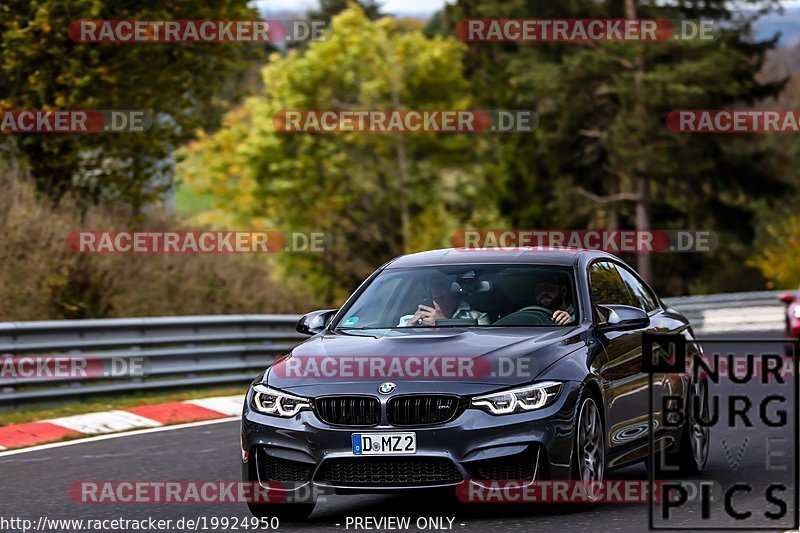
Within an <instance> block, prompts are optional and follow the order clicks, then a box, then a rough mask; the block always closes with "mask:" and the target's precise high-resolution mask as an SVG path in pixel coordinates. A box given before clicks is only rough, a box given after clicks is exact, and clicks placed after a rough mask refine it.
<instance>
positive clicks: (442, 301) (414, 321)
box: [397, 276, 490, 327]
mask: <svg viewBox="0 0 800 533" xmlns="http://www.w3.org/2000/svg"><path fill="white" fill-rule="evenodd" d="M452 285H453V284H452V282H451V281H450V280H449V279H447V278H446V277H444V276H442V277H436V278H435V279H432V280H429V281H428V286H429V287H430V293H431V299H432V300H433V302H432V303H433V307H431V306H430V305H426V304H424V303H421V304H419V306H418V308H417V312H416V313H414V314H413V315H405V316H402V317H400V323H399V324H397V326H398V327H408V326H411V327H413V326H435V325H436V321H437V320H444V319H448V318H462V319H475V320H477V321H478V324H479V325H481V326H488V325H489V322H490V321H489V315H488V314H486V313H481V312H480V311H478V310H475V309H472V308H471V307H470V306H469V304H468V303H467V302H465V301H464V300H462V299H461V298H459V297H458V295H457V294H456V293H455V292H454V291H453V288H452Z"/></svg>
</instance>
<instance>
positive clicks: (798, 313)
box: [794, 305, 800, 318]
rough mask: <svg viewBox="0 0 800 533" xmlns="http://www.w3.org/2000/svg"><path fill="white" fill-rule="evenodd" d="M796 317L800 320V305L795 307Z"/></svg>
mask: <svg viewBox="0 0 800 533" xmlns="http://www.w3.org/2000/svg"><path fill="white" fill-rule="evenodd" d="M794 317H795V318H800V305H795V306H794Z"/></svg>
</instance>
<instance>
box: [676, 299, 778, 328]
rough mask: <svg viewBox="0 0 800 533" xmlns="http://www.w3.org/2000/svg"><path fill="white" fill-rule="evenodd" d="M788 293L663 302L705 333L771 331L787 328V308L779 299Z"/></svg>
mask: <svg viewBox="0 0 800 533" xmlns="http://www.w3.org/2000/svg"><path fill="white" fill-rule="evenodd" d="M784 292H789V291H758V292H732V293H726V294H706V295H700V296H681V297H677V298H663V300H664V303H666V304H667V305H669V306H670V307H673V308H674V309H677V310H678V311H680V312H681V313H683V314H684V315H686V318H688V319H689V321H690V322H691V323H692V326H693V327H694V329H695V330H696V331H700V332H703V333H711V332H713V333H723V332H747V331H770V332H773V331H774V332H778V331H782V330H783V328H784V312H785V308H786V306H785V304H783V303H781V302H780V301H779V300H778V296H780V294H782V293H784Z"/></svg>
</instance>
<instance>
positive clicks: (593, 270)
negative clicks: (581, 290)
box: [589, 261, 639, 322]
mask: <svg viewBox="0 0 800 533" xmlns="http://www.w3.org/2000/svg"><path fill="white" fill-rule="evenodd" d="M589 291H590V293H591V298H592V308H594V310H595V311H596V312H597V314H598V315H600V316H599V320H600V322H605V320H606V317H605V316H604V315H603V314H602V312H601V311H600V310H599V309H598V308H597V306H598V305H606V304H612V305H613V304H617V305H620V304H621V305H635V306H638V305H639V302H638V301H636V302H634V299H633V298H632V297H631V293H630V292H629V291H628V287H627V286H626V285H625V283H624V282H623V281H622V276H621V275H620V273H619V270H617V267H616V266H615V265H614V264H613V263H609V262H606V261H601V262H598V263H594V264H593V265H592V266H591V267H589Z"/></svg>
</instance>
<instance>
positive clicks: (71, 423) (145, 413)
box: [0, 395, 244, 451]
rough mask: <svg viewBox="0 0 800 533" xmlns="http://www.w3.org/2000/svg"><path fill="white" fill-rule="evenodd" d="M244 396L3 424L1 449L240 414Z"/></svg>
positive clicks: (0, 433)
mask: <svg viewBox="0 0 800 533" xmlns="http://www.w3.org/2000/svg"><path fill="white" fill-rule="evenodd" d="M243 401H244V396H241V395H236V396H219V397H215V398H201V399H199V400H187V401H185V402H170V403H162V404H157V405H142V406H140V407H132V408H130V409H120V410H114V411H104V412H100V413H89V414H85V415H74V416H65V417H61V418H53V419H50V420H42V421H39V422H29V423H26V424H15V425H13V426H5V427H0V451H2V450H7V449H10V448H25V447H28V446H35V445H38V444H45V443H48V442H56V441H60V440H65V439H73V438H79V437H80V436H84V435H85V436H89V435H103V434H106V433H117V432H120V431H130V430H133V429H141V428H155V427H160V426H169V425H173V424H182V423H186V422H196V421H201V420H213V419H217V418H227V417H230V416H236V415H239V414H240V413H241V412H242V402H243Z"/></svg>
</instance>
